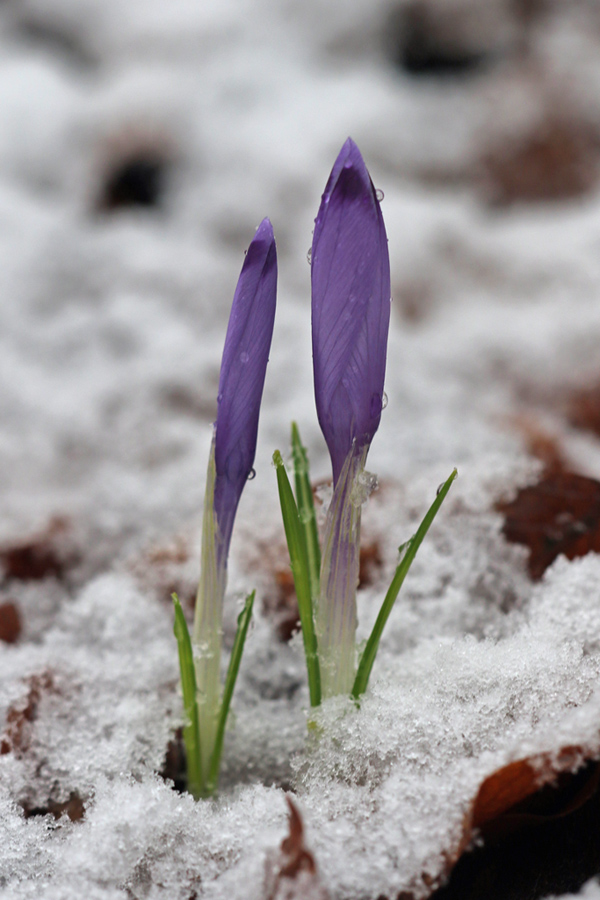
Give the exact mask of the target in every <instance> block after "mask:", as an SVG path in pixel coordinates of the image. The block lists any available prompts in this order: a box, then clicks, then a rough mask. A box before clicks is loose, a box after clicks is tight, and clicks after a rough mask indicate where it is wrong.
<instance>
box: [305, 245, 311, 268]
mask: <svg viewBox="0 0 600 900" xmlns="http://www.w3.org/2000/svg"><path fill="white" fill-rule="evenodd" d="M306 262H307V263H308V264H309V266H312V247H309V248H308V253H307V254H306Z"/></svg>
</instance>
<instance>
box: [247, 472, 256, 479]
mask: <svg viewBox="0 0 600 900" xmlns="http://www.w3.org/2000/svg"><path fill="white" fill-rule="evenodd" d="M254 478H256V471H255V469H250V472H249V473H248V481H252V480H253V479H254Z"/></svg>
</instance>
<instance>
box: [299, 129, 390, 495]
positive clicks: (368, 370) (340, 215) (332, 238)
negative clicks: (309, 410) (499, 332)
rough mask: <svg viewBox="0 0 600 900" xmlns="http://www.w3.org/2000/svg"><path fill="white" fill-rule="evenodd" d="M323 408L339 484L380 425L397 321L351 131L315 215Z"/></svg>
mask: <svg viewBox="0 0 600 900" xmlns="http://www.w3.org/2000/svg"><path fill="white" fill-rule="evenodd" d="M311 282H312V341H313V365H314V376H315V398H316V405H317V415H318V417H319V424H320V426H321V430H322V431H323V435H324V437H325V440H326V442H327V446H328V448H329V453H330V455H331V461H332V465H333V479H334V484H335V483H337V480H338V478H339V475H340V472H341V470H342V467H343V465H344V461H345V459H346V457H347V456H348V453H349V452H350V450H351V448H352V447H353V445H354V446H355V448H356V451H357V452H360V451H361V449H362V448H363V447H365V446H368V445H369V444H370V442H371V440H372V439H373V435H374V434H375V432H376V431H377V428H378V427H379V421H380V418H381V410H382V403H383V382H384V377H385V362H386V352H387V339H388V330H389V320H390V302H391V298H390V293H391V292H390V263H389V255H388V246H387V235H386V231H385V225H384V223H383V216H382V215H381V209H380V206H379V200H378V199H377V195H376V192H375V188H374V187H373V182H372V181H371V178H370V176H369V173H368V171H367V167H366V166H365V162H364V160H363V158H362V156H361V153H360V150H359V149H358V147H357V146H356V144H355V143H354V141H353V140H352V139H351V138H348V140H347V141H346V143H345V144H344V146H343V147H342V149H341V151H340V154H339V156H338V158H337V159H336V161H335V164H334V167H333V169H332V172H331V175H330V176H329V181H328V182H327V186H326V188H325V192H324V194H323V197H322V199H321V206H320V208H319V212H318V215H317V218H316V219H315V230H314V236H313V244H312V255H311Z"/></svg>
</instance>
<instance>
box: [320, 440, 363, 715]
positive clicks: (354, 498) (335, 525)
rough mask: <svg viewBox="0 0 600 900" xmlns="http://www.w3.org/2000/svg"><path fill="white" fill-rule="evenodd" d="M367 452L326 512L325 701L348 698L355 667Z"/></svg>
mask: <svg viewBox="0 0 600 900" xmlns="http://www.w3.org/2000/svg"><path fill="white" fill-rule="evenodd" d="M367 451H368V447H364V448H362V449H361V450H357V449H356V447H354V446H353V447H352V449H351V451H350V453H349V454H348V456H347V457H346V461H345V462H344V465H343V467H342V470H341V472H340V476H339V478H338V480H337V483H336V486H335V490H334V492H333V498H332V500H331V504H330V506H329V510H328V512H327V520H326V523H325V534H324V540H323V559H322V564H321V583H320V592H319V601H318V604H317V608H316V617H315V621H316V630H317V642H318V647H319V661H320V665H321V685H322V692H323V697H332V696H335V695H336V694H349V693H350V691H351V690H352V684H353V682H354V675H355V665H356V622H357V619H356V588H357V586H358V569H359V558H360V519H361V507H362V503H363V500H364V499H365V498H364V496H362V495H361V494H362V492H361V490H360V476H361V475H362V473H363V472H364V465H365V461H366V457H367Z"/></svg>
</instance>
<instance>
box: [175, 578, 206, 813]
mask: <svg viewBox="0 0 600 900" xmlns="http://www.w3.org/2000/svg"><path fill="white" fill-rule="evenodd" d="M172 598H173V603H174V606H175V622H174V625H173V633H174V635H175V637H176V638H177V648H178V651H179V671H180V673H181V690H182V693H183V708H184V711H185V719H186V723H185V725H184V726H183V741H184V744H185V752H186V757H187V779H188V791H189V792H190V794H192V796H193V797H194V799H195V800H197V799H198V798H199V797H201V796H203V794H204V784H203V779H202V765H201V757H200V725H199V719H198V699H197V695H196V673H195V670H194V654H193V652H192V642H191V640H190V633H189V630H188V626H187V622H186V620H185V616H184V614H183V609H182V608H181V603H180V602H179V597H178V596H177V594H172Z"/></svg>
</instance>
